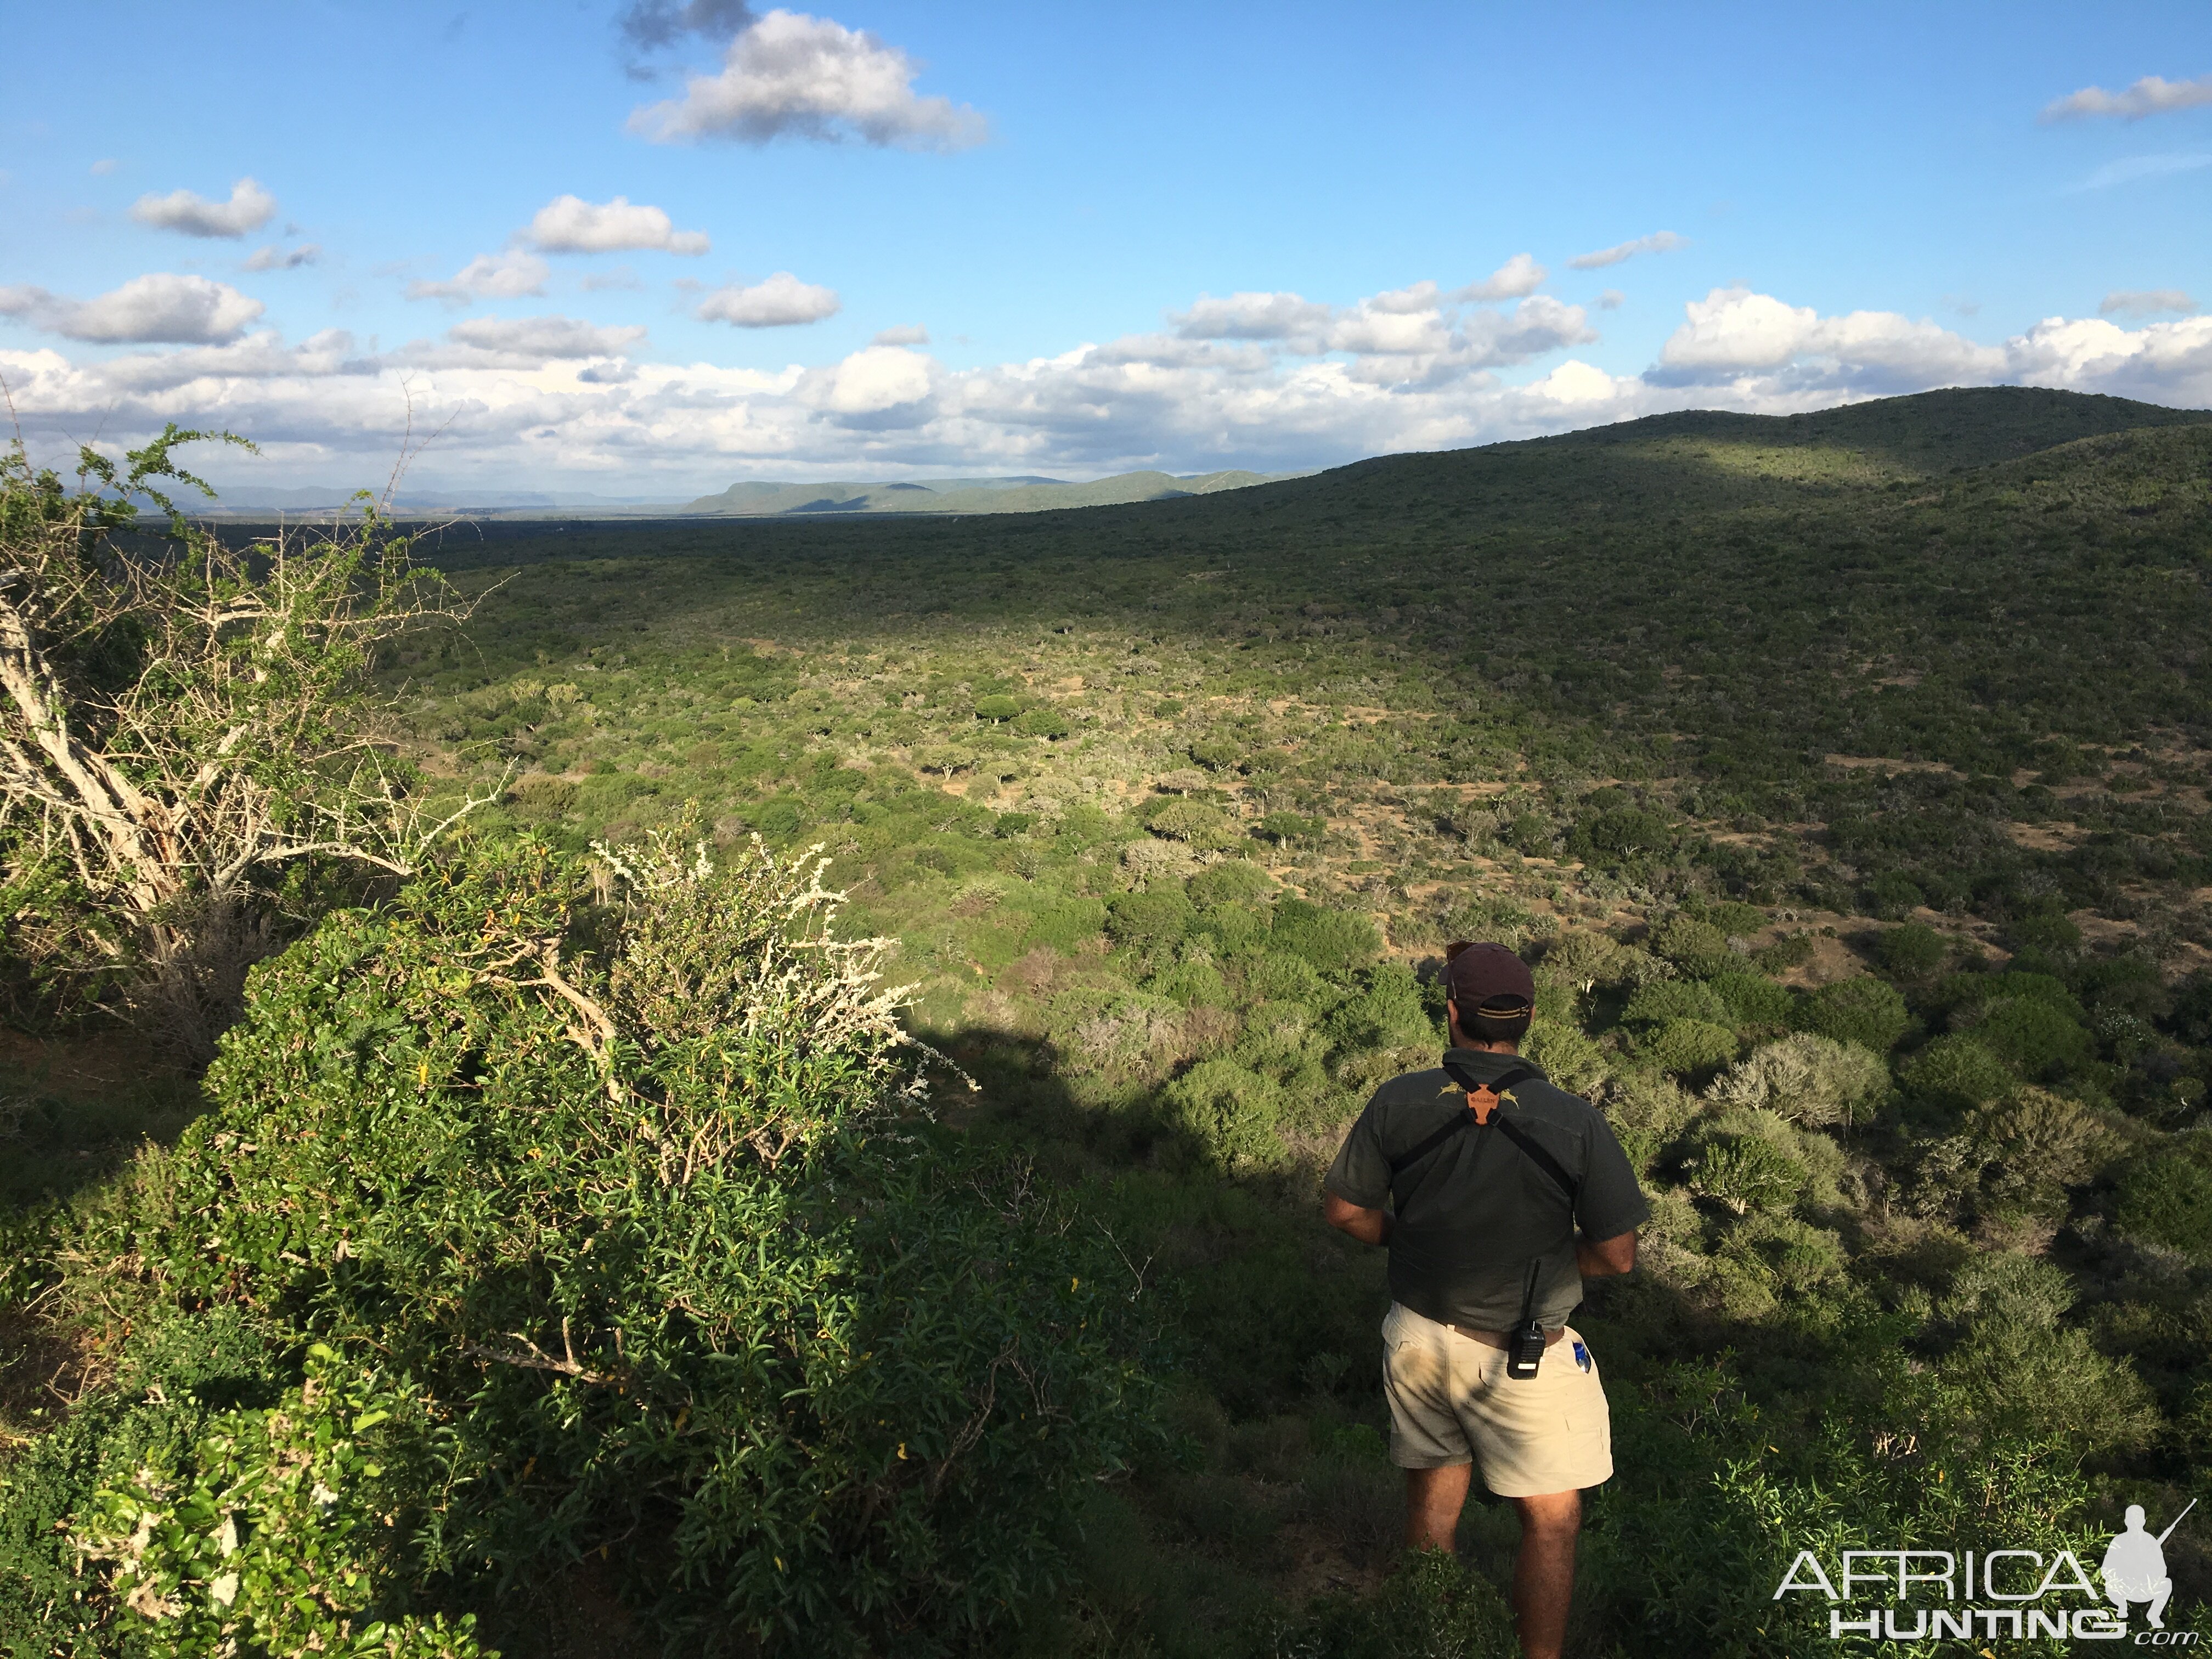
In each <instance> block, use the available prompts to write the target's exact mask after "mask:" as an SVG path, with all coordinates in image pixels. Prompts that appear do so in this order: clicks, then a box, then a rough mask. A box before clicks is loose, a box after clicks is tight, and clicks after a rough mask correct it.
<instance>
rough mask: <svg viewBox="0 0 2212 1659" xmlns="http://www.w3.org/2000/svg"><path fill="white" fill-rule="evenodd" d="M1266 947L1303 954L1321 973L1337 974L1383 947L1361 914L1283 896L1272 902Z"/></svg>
mask: <svg viewBox="0 0 2212 1659" xmlns="http://www.w3.org/2000/svg"><path fill="white" fill-rule="evenodd" d="M1268 948H1269V950H1271V951H1280V952H1285V953H1287V954H1289V955H1291V956H1294V957H1304V959H1305V960H1306V961H1308V962H1310V963H1312V964H1313V965H1314V966H1315V967H1316V968H1317V969H1320V970H1321V971H1322V973H1324V974H1338V973H1344V972H1346V971H1347V970H1349V969H1353V968H1358V967H1360V966H1362V965H1363V964H1364V963H1370V962H1372V961H1373V960H1374V959H1375V957H1376V956H1377V955H1378V954H1379V953H1380V952H1381V951H1382V949H1383V936H1382V935H1381V934H1380V933H1376V931H1375V924H1374V923H1373V922H1371V921H1368V919H1367V918H1366V917H1364V916H1356V915H1349V914H1347V913H1346V912H1345V911H1342V910H1330V909H1325V908H1322V906H1320V905H1318V904H1313V903H1310V902H1307V901H1306V900H1304V899H1302V898H1285V899H1283V900H1281V901H1279V902H1278V903H1277V904H1276V906H1275V921H1274V932H1273V935H1272V936H1271V939H1270V940H1269V945H1268Z"/></svg>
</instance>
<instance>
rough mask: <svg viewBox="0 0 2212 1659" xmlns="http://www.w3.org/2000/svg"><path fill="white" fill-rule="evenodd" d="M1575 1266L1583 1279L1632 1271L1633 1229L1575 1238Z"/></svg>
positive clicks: (1600, 1277)
mask: <svg viewBox="0 0 2212 1659" xmlns="http://www.w3.org/2000/svg"><path fill="white" fill-rule="evenodd" d="M1347 1231H1348V1230H1347ZM1575 1266H1576V1267H1578V1268H1580V1269H1581V1270H1582V1275H1583V1278H1584V1279H1608V1278H1610V1277H1612V1276H1613V1274H1615V1273H1632V1272H1633V1271H1634V1270H1635V1267H1636V1234H1635V1231H1633V1230H1631V1231H1627V1232H1625V1233H1622V1234H1621V1235H1620V1237H1617V1238H1601V1239H1599V1240H1596V1241H1595V1243H1593V1242H1592V1241H1591V1240H1589V1239H1587V1238H1578V1239H1577V1240H1576V1241H1575Z"/></svg>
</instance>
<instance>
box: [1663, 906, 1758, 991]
mask: <svg viewBox="0 0 2212 1659" xmlns="http://www.w3.org/2000/svg"><path fill="white" fill-rule="evenodd" d="M1651 949H1652V951H1654V952H1655V953H1656V954H1657V955H1658V956H1660V957H1663V958H1665V959H1666V960H1667V961H1668V962H1671V963H1674V965H1675V966H1676V967H1677V968H1679V969H1681V970H1682V971H1683V972H1684V973H1686V974H1688V975H1691V976H1692V978H1695V979H1705V978H1708V977H1710V976H1711V975H1714V974H1717V973H1722V972H1724V971H1725V970H1726V969H1729V968H1732V967H1734V966H1735V965H1736V963H1738V961H1739V960H1740V958H1739V957H1737V956H1736V955H1735V952H1734V951H1730V950H1729V943H1728V935H1727V934H1725V933H1723V932H1721V930H1720V929H1719V928H1717V927H1714V926H1713V925H1712V923H1711V922H1709V921H1697V920H1696V919H1694V918H1693V917H1690V916H1675V917H1673V918H1672V919H1670V920H1669V921H1666V922H1665V923H1663V924H1662V925H1661V927H1659V928H1658V930H1657V931H1656V933H1653V934H1652V936H1651Z"/></svg>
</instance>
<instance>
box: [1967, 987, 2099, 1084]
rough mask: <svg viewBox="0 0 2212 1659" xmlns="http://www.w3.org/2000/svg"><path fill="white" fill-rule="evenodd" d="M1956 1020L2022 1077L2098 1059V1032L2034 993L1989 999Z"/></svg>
mask: <svg viewBox="0 0 2212 1659" xmlns="http://www.w3.org/2000/svg"><path fill="white" fill-rule="evenodd" d="M1955 1023H1960V1024H1963V1025H1964V1027H1965V1029H1966V1030H1967V1031H1968V1032H1969V1033H1971V1034H1972V1036H1973V1038H1974V1040H1975V1041H1976V1042H1980V1043H1981V1044H1983V1045H1984V1047H1985V1048H1989V1049H1990V1051H1991V1052H1992V1053H1994V1054H1996V1055H1998V1056H1999V1057H2000V1058H2001V1059H2002V1060H2004V1061H2005V1062H2006V1063H2007V1064H2008V1065H2010V1066H2013V1067H2014V1068H2015V1069H2016V1070H2017V1071H2018V1072H2019V1073H2021V1076H2023V1077H2030V1078H2043V1077H2049V1076H2051V1075H2053V1074H2056V1073H2066V1072H2078V1071H2080V1070H2081V1068H2082V1067H2083V1066H2087V1064H2088V1063H2089V1062H2090V1061H2091V1060H2093V1059H2095V1058H2096V1054H2097V1043H2096V1039H2095V1038H2094V1037H2093V1036H2090V1035H2089V1033H2088V1032H2087V1031H2086V1030H2083V1029H2082V1028H2081V1026H2080V1025H2079V1024H2075V1022H2074V1021H2073V1020H2072V1019H2069V1018H2067V1016H2066V1015H2065V1014H2064V1013H2063V1012H2062V1011H2060V1010H2059V1009H2057V1008H2055V1007H2053V1006H2051V1004H2050V1003H2047V1002H2043V1001H2039V1000H2036V999H2035V998H2033V997H2004V998H2001V999H1999V1000H1996V1001H1995V1002H1988V1003H1984V1004H1981V1005H1979V1006H1978V1007H1977V1008H1975V1009H1974V1010H1973V1011H1972V1013H1971V1015H1970V1016H1969V1017H1968V1018H1966V1019H1965V1020H1964V1021H1960V1022H1955Z"/></svg>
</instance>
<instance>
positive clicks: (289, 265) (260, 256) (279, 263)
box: [246, 242, 323, 270]
mask: <svg viewBox="0 0 2212 1659" xmlns="http://www.w3.org/2000/svg"><path fill="white" fill-rule="evenodd" d="M322 257H323V250H322V247H321V246H320V245H319V244H318V243H315V242H302V243H301V244H300V246H297V247H292V248H283V247H258V248H256V249H254V250H253V252H252V256H251V257H250V258H247V260H246V269H247V270H298V269H299V268H300V267H301V265H311V264H314V263H315V262H316V261H317V260H319V259H320V258H322Z"/></svg>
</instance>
